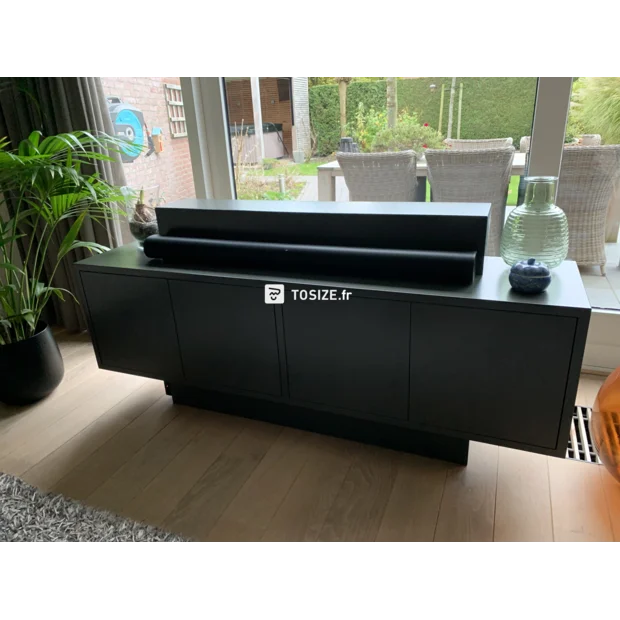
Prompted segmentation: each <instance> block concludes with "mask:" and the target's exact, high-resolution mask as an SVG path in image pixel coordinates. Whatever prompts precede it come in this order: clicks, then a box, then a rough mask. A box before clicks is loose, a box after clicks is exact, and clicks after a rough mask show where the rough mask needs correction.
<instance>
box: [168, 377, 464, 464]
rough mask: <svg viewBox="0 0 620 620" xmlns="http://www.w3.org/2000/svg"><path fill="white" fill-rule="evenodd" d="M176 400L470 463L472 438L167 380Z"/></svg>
mask: <svg viewBox="0 0 620 620" xmlns="http://www.w3.org/2000/svg"><path fill="white" fill-rule="evenodd" d="M166 392H167V393H168V394H170V395H171V396H172V399H173V401H174V402H175V403H177V404H180V405H189V406H191V407H199V408H201V409H211V410H212V411H220V412H222V413H230V414H233V415H239V416H242V417H245V418H252V419H255V420H263V421H264V422H270V423H272V424H281V425H283V426H292V427H294V428H299V429H302V430H306V431H311V432H315V433H323V434H326V435H333V436H334V437H340V438H342V439H351V440H353V441H359V442H362V443H368V444H373V445H377V446H383V447H385V448H390V449H393V450H401V451H403V452H412V453H413V454H419V455H421V456H427V457H430V458H436V459H442V460H444V461H450V462H452V463H457V464H459V465H467V457H468V454H469V441H467V440H466V439H456V438H454V437H445V436H443V435H436V434H434V433H425V432H422V431H414V430H411V429H407V428H402V427H398V426H391V425H388V424H380V423H378V422H371V421H368V420H360V419H357V418H352V417H348V416H339V415H333V414H330V413H326V412H324V411H317V410H314V409H306V408H304V407H297V406H292V405H287V404H283V403H276V402H272V401H266V400H261V399H258V398H249V397H247V396H239V395H236V394H225V393H223V392H212V391H208V390H201V389H199V388H195V387H190V386H184V385H171V384H168V383H167V384H166Z"/></svg>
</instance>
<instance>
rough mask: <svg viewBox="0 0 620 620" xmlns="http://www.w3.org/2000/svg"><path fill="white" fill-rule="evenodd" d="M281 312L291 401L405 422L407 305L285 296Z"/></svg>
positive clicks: (407, 357) (407, 387)
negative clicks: (312, 299) (296, 299)
mask: <svg viewBox="0 0 620 620" xmlns="http://www.w3.org/2000/svg"><path fill="white" fill-rule="evenodd" d="M283 311H284V332H285V334H286V359H287V366H288V378H289V391H290V397H291V399H293V400H296V401H299V402H303V403H308V404H310V405H311V404H313V403H314V404H320V405H323V406H325V407H327V408H333V409H335V410H338V409H344V410H348V411H351V412H352V413H354V412H361V413H365V414H371V415H375V416H380V417H384V418H396V419H401V420H406V419H407V397H408V390H409V385H408V383H409V379H408V375H409V320H410V319H409V303H406V302H401V301H388V300H382V299H369V298H363V297H355V292H353V295H352V296H351V298H350V299H349V300H348V301H294V300H293V299H292V297H291V296H289V297H288V299H287V301H286V302H285V304H284V306H283Z"/></svg>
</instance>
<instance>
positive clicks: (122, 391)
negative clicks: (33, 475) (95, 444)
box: [0, 375, 147, 476]
mask: <svg viewBox="0 0 620 620" xmlns="http://www.w3.org/2000/svg"><path fill="white" fill-rule="evenodd" d="M146 381H147V380H146V379H144V378H143V377H135V376H131V375H126V376H124V377H123V378H122V379H121V378H116V377H108V378H107V379H106V381H105V382H104V383H103V384H102V386H101V389H100V390H98V391H96V392H95V393H93V394H92V395H90V396H88V397H87V398H85V399H84V400H83V401H82V402H81V403H73V405H74V406H73V407H72V409H71V410H70V412H69V413H67V414H66V415H63V416H62V417H61V418H60V419H59V420H58V421H56V422H55V423H53V424H51V425H49V426H48V427H47V428H46V429H45V432H43V433H40V434H37V435H35V436H29V437H26V436H25V435H22V436H21V437H20V440H16V441H15V445H14V446H13V449H12V450H11V449H9V450H8V455H6V456H3V457H2V458H0V469H3V470H4V471H6V472H10V473H13V474H15V475H17V476H19V475H21V474H23V473H24V472H25V471H27V470H28V469H30V468H31V467H33V466H34V465H36V463H38V462H39V461H40V460H41V459H43V458H45V457H46V456H47V455H48V454H51V453H52V452H53V451H54V450H56V449H58V448H59V447H60V446H62V445H63V444H64V443H66V442H67V441H68V440H69V439H70V438H71V437H72V436H73V435H75V434H76V433H79V432H80V431H81V430H83V429H84V428H86V427H87V426H89V425H90V424H92V422H93V421H94V420H96V419H97V418H98V417H100V416H102V415H104V414H106V413H107V412H108V411H109V410H110V409H112V408H113V407H114V406H115V405H116V404H117V403H119V402H120V401H122V400H124V399H125V398H127V397H128V396H129V395H130V394H131V393H132V392H134V391H135V390H137V389H138V388H139V387H140V386H141V385H144V383H145V382H146Z"/></svg>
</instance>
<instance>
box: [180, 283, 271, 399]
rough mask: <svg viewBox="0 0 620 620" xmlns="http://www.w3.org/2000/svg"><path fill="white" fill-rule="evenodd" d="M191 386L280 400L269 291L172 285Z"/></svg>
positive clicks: (182, 348) (184, 362)
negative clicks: (266, 294) (240, 391)
mask: <svg viewBox="0 0 620 620" xmlns="http://www.w3.org/2000/svg"><path fill="white" fill-rule="evenodd" d="M170 291H171V293H172V302H173V305H174V315H175V319H176V323H177V330H178V334H179V343H180V346H181V358H182V360H183V367H184V369H185V378H186V381H187V382H188V383H191V384H193V385H195V386H197V387H205V388H211V389H215V390H217V389H218V388H227V389H232V390H244V391H249V392H256V393H259V394H269V395H272V396H280V395H281V393H282V388H281V384H280V362H279V357H278V340H277V331H276V320H275V310H274V306H272V305H267V304H265V301H264V289H263V288H257V287H249V286H234V285H225V284H209V283H201V282H182V281H170Z"/></svg>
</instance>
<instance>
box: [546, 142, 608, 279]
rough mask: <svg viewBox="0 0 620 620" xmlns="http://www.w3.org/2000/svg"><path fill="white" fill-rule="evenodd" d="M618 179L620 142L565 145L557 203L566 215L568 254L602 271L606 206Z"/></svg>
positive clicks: (604, 260) (579, 262) (582, 263)
mask: <svg viewBox="0 0 620 620" xmlns="http://www.w3.org/2000/svg"><path fill="white" fill-rule="evenodd" d="M619 179H620V145H610V146H581V147H578V148H574V147H565V148H564V152H563V154H562V166H561V168H560V180H559V185H558V195H557V198H556V204H557V205H558V206H559V207H561V208H562V209H563V210H564V213H566V216H567V217H568V234H569V246H568V258H569V259H571V260H574V261H576V262H577V264H578V265H598V266H599V267H600V269H601V275H605V262H606V260H607V259H606V257H605V223H606V218H607V209H608V207H609V203H610V200H611V197H612V194H613V192H614V185H615V184H617V183H618V181H619Z"/></svg>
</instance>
